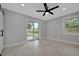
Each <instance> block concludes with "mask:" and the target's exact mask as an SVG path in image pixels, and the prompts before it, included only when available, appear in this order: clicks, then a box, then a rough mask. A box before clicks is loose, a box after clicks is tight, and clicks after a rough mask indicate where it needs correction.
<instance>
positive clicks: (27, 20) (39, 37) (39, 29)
mask: <svg viewBox="0 0 79 59" xmlns="http://www.w3.org/2000/svg"><path fill="white" fill-rule="evenodd" d="M29 21H31V22H38V24H39V25H38V27H39V28H38V31H39V36H38V40H40V39H41V22H40V21H39V20H33V19H26V40H27V24H28V22H29ZM33 26H34V24H33ZM33 29H34V28H33ZM27 41H28V40H27ZM33 41H34V35H33Z"/></svg>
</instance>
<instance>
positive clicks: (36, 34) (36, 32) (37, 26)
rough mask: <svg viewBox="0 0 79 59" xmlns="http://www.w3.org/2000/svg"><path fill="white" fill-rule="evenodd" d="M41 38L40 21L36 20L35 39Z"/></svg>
mask: <svg viewBox="0 0 79 59" xmlns="http://www.w3.org/2000/svg"><path fill="white" fill-rule="evenodd" d="M37 39H39V23H38V22H34V40H37Z"/></svg>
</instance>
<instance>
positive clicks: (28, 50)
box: [2, 39, 79, 56]
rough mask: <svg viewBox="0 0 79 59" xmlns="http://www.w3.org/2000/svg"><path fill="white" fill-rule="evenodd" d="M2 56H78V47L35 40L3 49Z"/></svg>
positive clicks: (51, 41) (52, 41)
mask: <svg viewBox="0 0 79 59" xmlns="http://www.w3.org/2000/svg"><path fill="white" fill-rule="evenodd" d="M2 56H79V46H76V45H71V44H66V43H62V42H58V41H54V40H47V39H46V40H39V41H38V40H36V41H30V42H28V43H25V44H22V45H17V46H14V47H8V48H5V49H4V51H3V53H2Z"/></svg>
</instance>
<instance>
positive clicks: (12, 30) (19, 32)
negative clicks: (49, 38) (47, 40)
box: [4, 9, 44, 46]
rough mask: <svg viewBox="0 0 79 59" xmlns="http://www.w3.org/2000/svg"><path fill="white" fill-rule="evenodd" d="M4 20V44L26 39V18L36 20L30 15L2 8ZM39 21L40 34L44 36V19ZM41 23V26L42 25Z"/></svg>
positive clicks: (8, 44)
mask: <svg viewBox="0 0 79 59" xmlns="http://www.w3.org/2000/svg"><path fill="white" fill-rule="evenodd" d="M4 12H5V21H4V33H5V34H4V39H5V46H10V45H12V44H17V43H19V42H24V41H26V40H27V39H26V34H27V32H26V26H27V24H26V23H27V20H37V19H35V18H32V17H28V16H25V15H22V14H19V13H16V12H13V11H10V10H6V9H4ZM39 21H40V24H41V36H42V37H43V36H44V25H43V22H44V21H41V20H39ZM42 25H43V26H42Z"/></svg>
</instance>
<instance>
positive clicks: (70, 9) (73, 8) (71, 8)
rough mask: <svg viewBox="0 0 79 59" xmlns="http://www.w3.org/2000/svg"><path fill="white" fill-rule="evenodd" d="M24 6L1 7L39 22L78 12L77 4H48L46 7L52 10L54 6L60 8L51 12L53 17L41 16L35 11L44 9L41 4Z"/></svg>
mask: <svg viewBox="0 0 79 59" xmlns="http://www.w3.org/2000/svg"><path fill="white" fill-rule="evenodd" d="M24 4H25V6H21V3H4V4H2V7H3V8H6V9H8V10H12V11H16V12H19V13H22V14H25V15H28V16H31V17H34V18H37V19H41V20H50V19H53V18H56V17H59V16H63V15H67V14H70V13H74V12H77V11H79V4H78V3H48V4H47V5H48V7H49V8H52V7H54V6H56V5H59V6H60V7H59V8H57V9H55V10H53V11H52V12H53V13H54V15H50V14H48V15H45V16H42V14H43V12H36V10H41V9H44V6H43V4H42V3H24ZM63 8H66V10H65V11H63V10H62V9H63Z"/></svg>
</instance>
